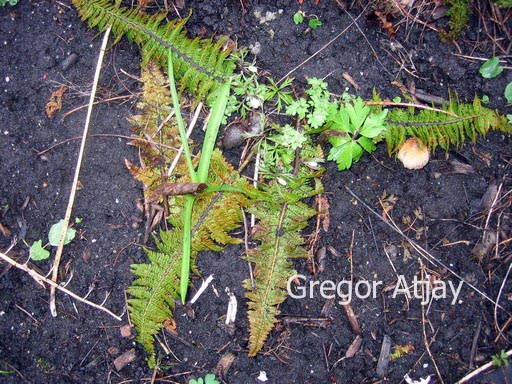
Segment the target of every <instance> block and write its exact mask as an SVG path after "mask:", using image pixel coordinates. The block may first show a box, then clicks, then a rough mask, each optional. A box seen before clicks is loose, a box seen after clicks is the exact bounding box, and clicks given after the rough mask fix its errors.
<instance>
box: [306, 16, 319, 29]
mask: <svg viewBox="0 0 512 384" xmlns="http://www.w3.org/2000/svg"><path fill="white" fill-rule="evenodd" d="M308 26H309V28H311V29H317V28H318V27H321V26H322V22H321V21H320V19H319V18H318V17H317V16H315V17H314V18H313V19H310V20H309V22H308Z"/></svg>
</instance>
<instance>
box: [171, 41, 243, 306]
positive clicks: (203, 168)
mask: <svg viewBox="0 0 512 384" xmlns="http://www.w3.org/2000/svg"><path fill="white" fill-rule="evenodd" d="M168 57H169V59H168V66H167V67H168V75H169V87H170V89H171V96H172V102H173V106H174V112H175V114H176V121H177V123H178V129H179V132H180V137H181V142H182V145H183V153H184V154H185V160H186V162H187V167H188V171H189V174H190V180H191V181H192V182H193V183H206V181H207V180H208V172H209V170H210V162H211V159H212V155H213V150H214V148H215V143H216V141H217V134H218V132H219V128H220V125H221V123H222V119H223V118H224V110H225V109H226V104H227V102H228V98H229V91H230V87H231V81H230V80H228V81H226V83H224V84H223V85H222V87H221V89H220V91H219V95H218V97H217V99H216V100H215V102H214V103H213V106H212V112H211V116H210V120H209V121H208V125H207V127H206V133H205V137H204V142H203V148H202V151H201V157H200V158H199V166H198V168H197V173H196V171H195V170H194V164H193V163H192V156H191V155H190V149H189V147H188V140H187V133H186V129H185V123H184V122H183V117H182V116H181V108H180V102H179V100H178V92H177V91H176V82H175V81H174V67H173V63H172V53H171V50H169V52H168ZM237 192H238V191H237ZM194 201H195V197H194V196H192V195H187V196H185V207H184V208H185V211H184V216H183V253H182V257H181V274H180V296H181V301H182V302H183V303H185V300H186V298H187V290H188V279H189V277H190V253H191V249H190V247H191V245H192V238H191V236H192V234H191V230H192V213H193V209H194Z"/></svg>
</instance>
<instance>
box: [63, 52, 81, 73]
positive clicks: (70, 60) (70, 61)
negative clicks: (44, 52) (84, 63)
mask: <svg viewBox="0 0 512 384" xmlns="http://www.w3.org/2000/svg"><path fill="white" fill-rule="evenodd" d="M77 61H78V55H77V54H76V53H72V54H70V55H69V56H68V57H66V58H65V59H64V60H62V63H61V67H62V70H63V71H67V70H68V69H69V68H71V67H72V66H73V65H75V63H76V62H77Z"/></svg>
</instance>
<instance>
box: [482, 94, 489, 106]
mask: <svg viewBox="0 0 512 384" xmlns="http://www.w3.org/2000/svg"><path fill="white" fill-rule="evenodd" d="M490 102H491V100H490V99H489V96H487V95H483V96H482V104H484V105H487V104H489V103H490Z"/></svg>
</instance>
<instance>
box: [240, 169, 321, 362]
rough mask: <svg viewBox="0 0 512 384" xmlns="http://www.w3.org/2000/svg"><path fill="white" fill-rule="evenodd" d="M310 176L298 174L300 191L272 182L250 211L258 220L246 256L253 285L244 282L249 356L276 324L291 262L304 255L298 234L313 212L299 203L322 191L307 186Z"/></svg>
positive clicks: (293, 272)
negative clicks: (254, 242)
mask: <svg viewBox="0 0 512 384" xmlns="http://www.w3.org/2000/svg"><path fill="white" fill-rule="evenodd" d="M313 176H314V174H313V172H311V171H309V172H308V174H304V175H302V176H301V184H302V185H301V188H297V189H295V190H294V191H290V190H288V189H287V188H286V187H284V186H283V185H281V184H279V183H278V182H274V183H273V184H272V185H271V186H270V188H269V189H268V190H267V191H266V195H265V198H264V199H261V200H260V202H259V203H258V204H256V205H254V206H253V207H252V208H251V209H250V212H251V213H253V214H254V215H255V216H256V218H257V219H258V220H259V223H258V224H257V227H256V230H255V234H254V236H253V239H254V240H257V241H259V246H258V247H257V248H256V249H254V250H253V251H252V252H251V253H249V254H248V255H247V256H246V259H247V260H248V261H249V262H251V263H253V264H254V286H253V282H252V281H251V280H250V279H247V280H245V281H244V288H245V289H246V290H247V293H246V297H247V299H248V300H249V302H248V307H249V310H248V313H247V315H248V319H249V328H250V330H249V332H250V337H249V356H256V354H257V353H258V352H259V351H260V350H261V349H262V348H263V345H264V343H265V340H266V339H267V336H268V334H269V333H270V331H271V330H272V329H273V328H274V326H275V324H276V323H277V318H276V316H277V315H278V314H279V310H278V308H277V307H278V305H279V304H281V303H283V302H284V301H285V300H286V298H287V297H288V292H287V290H286V282H287V281H288V279H289V278H290V277H291V276H293V275H294V274H295V271H294V270H293V267H292V262H291V260H292V259H294V258H300V257H307V256H308V254H307V251H306V250H305V249H304V248H303V245H304V239H303V238H302V236H301V231H302V230H303V229H304V228H305V227H306V225H307V223H308V220H309V219H310V218H311V217H313V216H314V215H315V214H316V211H315V210H314V209H312V208H310V207H309V206H308V205H307V204H305V203H303V202H301V200H302V199H304V198H306V197H309V196H312V195H316V194H319V193H321V192H322V187H321V184H320V183H319V182H318V183H317V184H316V188H312V187H310V186H309V185H307V183H308V181H309V179H310V178H311V177H313Z"/></svg>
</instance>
